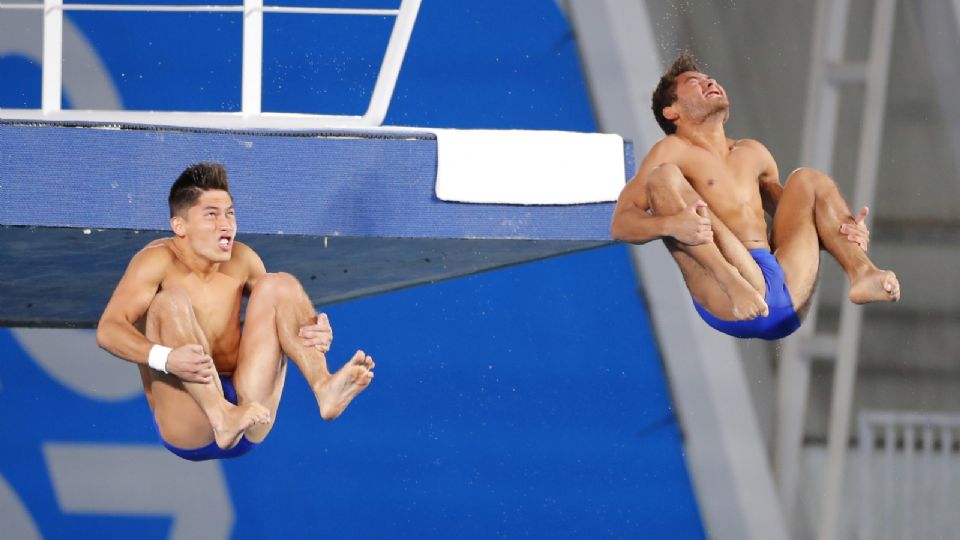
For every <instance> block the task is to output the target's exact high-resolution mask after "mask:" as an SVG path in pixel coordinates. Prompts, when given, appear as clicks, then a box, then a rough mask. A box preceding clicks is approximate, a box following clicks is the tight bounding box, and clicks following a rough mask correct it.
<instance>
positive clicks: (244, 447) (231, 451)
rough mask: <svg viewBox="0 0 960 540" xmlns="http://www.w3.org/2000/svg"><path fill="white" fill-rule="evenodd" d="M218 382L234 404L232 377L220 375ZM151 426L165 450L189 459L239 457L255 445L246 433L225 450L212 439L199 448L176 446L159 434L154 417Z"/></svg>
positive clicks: (202, 459) (235, 398)
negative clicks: (155, 429)
mask: <svg viewBox="0 0 960 540" xmlns="http://www.w3.org/2000/svg"><path fill="white" fill-rule="evenodd" d="M220 383H221V384H222V386H223V397H225V398H227V401H229V402H230V403H233V404H234V405H236V404H237V389H236V388H234V387H233V379H231V378H230V376H229V375H220ZM153 426H154V427H155V428H157V436H158V437H160V442H162V443H163V445H164V446H166V447H167V450H170V451H171V452H173V453H174V454H176V455H178V456H180V457H182V458H183V459H188V460H190V461H206V460H208V459H228V458H235V457H240V456H242V455H244V454H246V453H247V452H249V451H251V450H253V449H254V448H256V447H257V443H255V442H250V440H249V439H247V436H246V435H242V436H240V442H238V443H237V445H236V446H234V447H233V448H227V449H226V450H224V449H223V448H220V447H219V446H217V441H213V442H211V443H210V444H208V445H206V446H204V447H201V448H178V447H176V446H173V445H172V444H169V443H168V442H167V441H165V440H163V435H160V427H159V426H157V422H156V419H154V422H153Z"/></svg>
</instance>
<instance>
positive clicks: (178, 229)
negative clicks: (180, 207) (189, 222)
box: [170, 215, 187, 238]
mask: <svg viewBox="0 0 960 540" xmlns="http://www.w3.org/2000/svg"><path fill="white" fill-rule="evenodd" d="M184 221H185V220H184V219H183V216H179V215H177V216H173V217H172V218H170V229H171V230H172V231H173V234H175V235H177V236H178V237H180V238H183V237H184V236H186V235H187V226H186V223H184Z"/></svg>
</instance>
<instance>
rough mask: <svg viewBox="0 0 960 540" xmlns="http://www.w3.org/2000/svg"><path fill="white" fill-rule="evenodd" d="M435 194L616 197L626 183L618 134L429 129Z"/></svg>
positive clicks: (488, 199) (541, 200) (534, 199)
mask: <svg viewBox="0 0 960 540" xmlns="http://www.w3.org/2000/svg"><path fill="white" fill-rule="evenodd" d="M430 131H431V132H433V133H436V136H437V197H438V198H439V199H441V200H444V201H452V202H466V203H495V204H527V205H535V204H583V203H595V202H610V201H615V200H617V196H619V194H620V190H622V189H623V186H624V184H625V183H626V178H625V172H624V161H623V139H622V138H621V137H620V136H619V135H608V134H603V133H571V132H562V131H510V130H481V129H477V130H455V129H451V130H447V129H438V130H430Z"/></svg>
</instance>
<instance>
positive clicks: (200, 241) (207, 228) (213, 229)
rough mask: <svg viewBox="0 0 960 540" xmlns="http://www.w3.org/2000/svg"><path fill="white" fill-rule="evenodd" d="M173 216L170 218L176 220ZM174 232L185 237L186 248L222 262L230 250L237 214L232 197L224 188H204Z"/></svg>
mask: <svg viewBox="0 0 960 540" xmlns="http://www.w3.org/2000/svg"><path fill="white" fill-rule="evenodd" d="M176 219H177V218H174V220H176ZM177 229H178V227H177V226H176V225H175V226H174V232H176V233H177V235H178V236H182V237H184V238H185V239H186V240H187V243H188V244H189V245H190V249H191V250H192V251H193V252H194V253H196V254H197V255H199V256H201V257H203V258H205V259H207V260H209V261H211V262H226V261H229V260H230V255H231V253H232V252H233V239H234V237H236V235H237V216H236V213H235V212H234V209H233V198H232V197H231V196H230V194H229V193H227V192H226V191H222V190H218V189H213V190H209V191H204V192H203V193H202V194H201V195H200V197H199V198H198V199H197V203H196V204H194V205H193V206H191V207H190V209H189V210H187V212H186V216H185V217H184V218H182V221H181V222H180V224H179V231H178V230H177Z"/></svg>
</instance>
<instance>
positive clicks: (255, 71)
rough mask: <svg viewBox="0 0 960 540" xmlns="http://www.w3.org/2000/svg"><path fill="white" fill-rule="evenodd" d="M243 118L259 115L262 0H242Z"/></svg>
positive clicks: (261, 64) (261, 73)
mask: <svg viewBox="0 0 960 540" xmlns="http://www.w3.org/2000/svg"><path fill="white" fill-rule="evenodd" d="M241 84H242V86H241V90H240V95H241V98H240V101H241V103H240V108H241V110H242V111H243V116H247V117H249V116H255V115H259V114H260V111H261V106H262V105H261V104H262V101H261V98H262V92H263V0H243V79H242V82H241Z"/></svg>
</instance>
